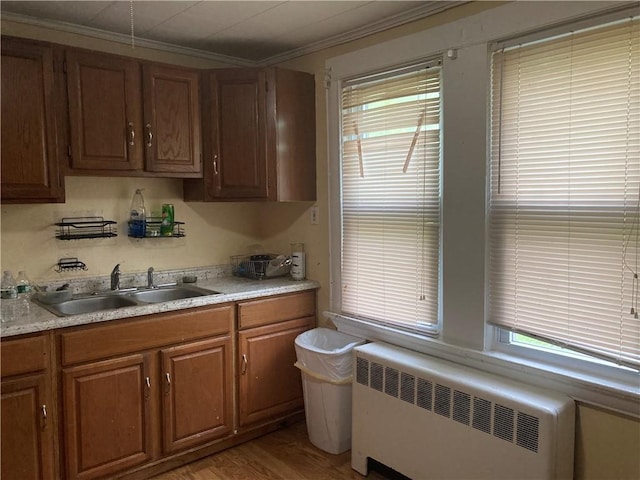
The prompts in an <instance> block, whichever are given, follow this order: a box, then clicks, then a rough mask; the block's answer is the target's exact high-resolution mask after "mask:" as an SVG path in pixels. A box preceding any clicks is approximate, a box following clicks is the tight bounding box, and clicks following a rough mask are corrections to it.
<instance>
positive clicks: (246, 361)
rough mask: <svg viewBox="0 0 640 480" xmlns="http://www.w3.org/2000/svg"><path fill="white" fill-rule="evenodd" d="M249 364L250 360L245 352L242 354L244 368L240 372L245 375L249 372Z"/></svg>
mask: <svg viewBox="0 0 640 480" xmlns="http://www.w3.org/2000/svg"><path fill="white" fill-rule="evenodd" d="M248 364H249V361H248V360H247V356H246V355H245V354H244V353H243V354H242V369H241V370H240V374H241V375H244V374H246V373H247V365H248Z"/></svg>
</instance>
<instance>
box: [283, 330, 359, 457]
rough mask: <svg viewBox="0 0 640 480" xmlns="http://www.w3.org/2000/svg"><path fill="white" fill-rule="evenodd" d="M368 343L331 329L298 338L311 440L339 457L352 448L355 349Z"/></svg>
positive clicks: (297, 354) (307, 333)
mask: <svg viewBox="0 0 640 480" xmlns="http://www.w3.org/2000/svg"><path fill="white" fill-rule="evenodd" d="M363 343H365V340H363V339H361V338H357V337H353V336H351V335H346V334H344V333H340V332H337V331H335V330H331V329H328V328H314V329H313V330H308V331H306V332H304V333H301V334H300V335H298V336H297V337H296V340H295V348H296V356H297V359H298V361H297V362H296V364H295V365H296V367H298V368H299V369H300V370H301V372H302V390H303V393H304V410H305V418H306V421H307V431H308V433H309V440H311V443H312V444H314V445H315V446H316V447H318V448H319V449H321V450H324V451H325V452H328V453H333V454H338V453H342V452H346V451H347V450H349V449H351V371H352V364H353V360H352V350H353V348H354V347H356V346H357V345H361V344H363Z"/></svg>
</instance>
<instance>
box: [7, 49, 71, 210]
mask: <svg viewBox="0 0 640 480" xmlns="http://www.w3.org/2000/svg"><path fill="white" fill-rule="evenodd" d="M57 54H58V51H57V50H55V49H54V47H53V46H52V45H49V44H43V43H38V42H31V41H25V40H19V39H13V38H7V37H3V38H2V68H1V70H2V92H1V95H0V97H1V98H2V141H1V142H0V144H1V158H2V172H1V178H2V188H1V191H2V203H43V202H64V182H63V179H62V177H61V176H60V172H59V162H58V158H59V143H58V138H59V120H60V118H59V116H58V113H59V109H58V108H57V104H56V101H57V100H56V99H57V98H59V96H57V95H56V88H58V87H59V83H60V82H58V81H57V77H56V72H55V68H54V65H55V62H56V61H57ZM58 64H59V63H58Z"/></svg>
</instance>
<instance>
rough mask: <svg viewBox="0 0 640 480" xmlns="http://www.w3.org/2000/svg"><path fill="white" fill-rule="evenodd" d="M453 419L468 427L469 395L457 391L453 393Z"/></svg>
mask: <svg viewBox="0 0 640 480" xmlns="http://www.w3.org/2000/svg"><path fill="white" fill-rule="evenodd" d="M453 419H454V420H455V421H456V422H460V423H464V424H465V425H469V422H470V420H471V395H469V394H468V393H464V392H459V391H458V390H454V391H453Z"/></svg>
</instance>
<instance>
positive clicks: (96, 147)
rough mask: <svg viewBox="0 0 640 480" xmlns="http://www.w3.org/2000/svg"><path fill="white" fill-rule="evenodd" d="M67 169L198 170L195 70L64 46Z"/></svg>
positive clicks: (180, 173)
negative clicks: (67, 110)
mask: <svg viewBox="0 0 640 480" xmlns="http://www.w3.org/2000/svg"><path fill="white" fill-rule="evenodd" d="M66 74H67V95H68V104H69V127H70V128H69V129H70V149H69V150H70V155H71V156H70V161H69V170H68V172H67V173H70V174H93V175H96V174H97V175H149V174H151V176H169V177H198V176H201V173H200V172H201V147H200V143H201V138H200V108H199V94H198V72H197V71H195V70H190V69H184V68H179V67H169V66H165V65H156V64H146V63H142V62H139V61H137V60H134V59H130V58H126V57H118V56H114V55H106V54H99V53H95V52H88V51H81V50H68V51H67V52H66Z"/></svg>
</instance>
